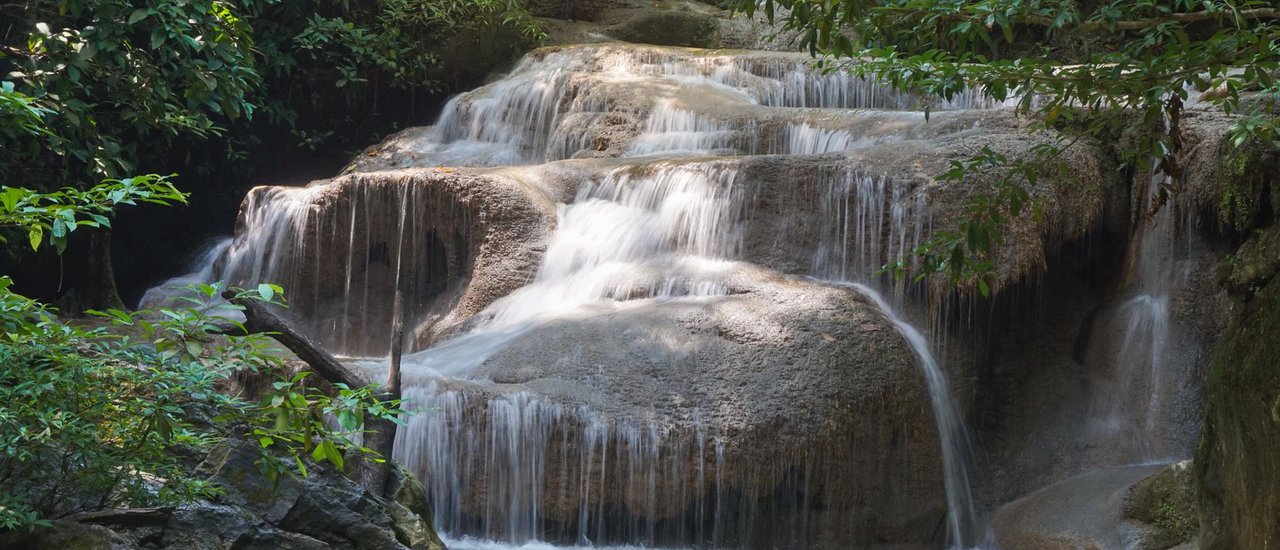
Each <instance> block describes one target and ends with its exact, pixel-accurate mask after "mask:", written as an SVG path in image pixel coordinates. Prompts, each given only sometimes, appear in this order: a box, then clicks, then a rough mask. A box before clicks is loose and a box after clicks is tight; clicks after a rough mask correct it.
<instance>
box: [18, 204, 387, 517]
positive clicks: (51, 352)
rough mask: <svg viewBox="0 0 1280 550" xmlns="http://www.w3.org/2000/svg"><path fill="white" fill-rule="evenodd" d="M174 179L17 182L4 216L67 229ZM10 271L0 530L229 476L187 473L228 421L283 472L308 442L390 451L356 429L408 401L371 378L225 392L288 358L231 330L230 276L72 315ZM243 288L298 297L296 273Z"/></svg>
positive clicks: (193, 488) (317, 455) (173, 497)
mask: <svg viewBox="0 0 1280 550" xmlns="http://www.w3.org/2000/svg"><path fill="white" fill-rule="evenodd" d="M149 185H155V186H156V187H154V188H153V187H149ZM172 193H177V191H176V190H175V189H173V188H172V186H171V185H169V184H168V183H167V182H164V181H163V179H161V180H160V181H159V182H156V181H155V180H151V179H144V180H143V182H142V183H136V182H133V181H108V182H105V183H103V184H101V185H100V186H98V187H95V188H94V189H92V190H90V192H78V191H74V190H67V191H62V192H58V193H52V194H42V193H36V192H34V191H31V190H28V189H22V188H3V189H0V225H3V226H7V227H9V228H11V229H16V230H18V231H19V232H21V233H25V234H28V235H35V234H37V233H36V232H43V231H45V230H49V231H51V232H52V233H53V234H54V239H53V240H54V241H55V242H56V241H57V239H60V238H64V237H65V232H69V231H71V230H73V229H74V228H75V227H77V226H78V225H82V224H99V225H101V224H104V223H106V220H107V218H106V216H107V215H109V214H110V213H111V211H112V210H113V209H114V207H115V206H116V205H118V204H127V203H129V202H130V201H133V200H153V201H156V202H161V203H164V202H166V201H169V200H178V199H181V198H183V197H182V195H181V194H177V195H173V194H172ZM55 227H56V228H59V229H54V228H55ZM59 232H63V233H62V234H61V235H59ZM27 242H28V244H29V245H30V246H31V247H32V248H39V247H41V246H42V245H43V246H48V242H45V241H43V240H42V239H40V238H35V237H32V238H30V239H29V240H28V241H27ZM12 284H13V281H12V280H11V279H9V278H8V277H4V276H0V365H4V369H3V370H0V530H2V529H18V528H33V527H36V526H39V525H42V524H44V523H46V522H47V520H49V519H55V518H60V517H65V516H68V515H72V514H76V513H80V512H86V511H92V510H100V509H105V508H113V507H122V506H131V507H133V506H147V505H156V504H171V503H179V502H184V501H189V500H191V499H194V498H198V497H201V496H208V495H210V494H212V493H213V492H215V491H216V490H217V489H216V487H212V486H210V485H209V484H208V483H206V482H205V481H202V480H199V479H192V478H190V477H189V476H188V475H187V474H188V473H189V471H190V469H191V468H192V467H193V466H194V461H195V459H197V458H198V457H200V456H201V455H202V451H205V450H207V449H208V447H209V446H210V445H212V444H214V443H216V442H217V441H219V440H220V439H221V438H223V437H227V436H229V435H235V434H243V433H252V434H253V436H254V437H256V438H258V439H259V441H260V442H261V443H262V447H263V455H262V457H261V458H260V460H259V464H260V465H261V466H262V468H263V473H264V474H265V475H267V476H270V477H272V478H273V479H275V478H276V477H277V476H279V475H287V474H301V475H306V473H307V467H306V465H305V462H304V460H303V459H304V458H305V457H308V456H309V457H310V459H311V460H314V461H316V462H328V463H331V464H333V465H334V466H335V467H338V468H341V467H342V465H343V463H344V460H343V453H345V452H356V453H360V454H376V453H373V451H372V450H370V449H367V448H364V447H361V446H360V445H359V444H358V439H359V437H358V436H359V434H360V430H361V428H362V425H363V421H364V420H365V419H367V418H369V419H371V418H383V419H388V420H393V421H394V419H395V418H396V417H397V416H398V415H400V414H401V413H402V411H400V410H399V409H398V402H395V401H390V402H384V401H380V400H379V396H378V395H376V390H375V389H373V388H354V389H353V388H347V387H338V388H336V389H337V391H336V392H335V393H326V392H320V391H318V390H316V389H314V388H307V387H304V386H303V385H302V384H301V383H302V382H303V380H304V379H305V378H306V373H303V374H299V375H296V376H294V377H293V378H292V379H290V380H288V381H286V382H281V383H277V384H276V385H275V389H274V391H273V392H270V393H269V394H268V395H266V396H265V397H264V398H263V401H262V402H261V403H254V402H252V401H249V400H248V399H247V396H236V395H229V394H226V393H223V392H221V391H220V390H221V389H224V388H226V387H227V386H228V381H229V380H230V379H231V378H232V377H234V376H235V375H236V374H237V373H240V372H245V371H249V372H254V373H261V374H263V375H267V376H275V375H279V374H280V373H283V372H284V371H285V369H284V367H283V360H282V359H281V358H280V355H279V354H278V353H276V352H275V350H274V349H273V348H272V346H271V345H270V343H269V340H268V338H267V336H265V335H260V334H249V335H241V336H230V335H228V334H229V333H230V334H236V333H240V334H243V333H245V332H246V331H245V327H244V325H243V324H242V323H240V322H238V321H237V320H236V319H235V315H236V314H237V312H238V311H239V310H240V309H242V308H241V306H238V305H235V304H232V303H227V302H224V301H223V300H222V292H223V290H224V289H223V287H222V285H217V284H215V285H193V286H192V287H191V290H192V293H191V295H190V296H186V297H184V298H183V300H185V301H186V303H187V305H188V306H189V307H183V308H177V309H163V310H157V311H138V312H132V313H130V312H125V311H121V310H115V309H113V310H107V311H91V312H89V313H91V314H92V315H95V316H96V322H81V323H67V322H63V321H61V320H59V319H58V318H56V317H55V315H54V312H53V310H51V309H50V308H48V307H46V306H45V305H43V304H41V303H39V302H37V301H35V300H32V299H30V298H26V297H24V296H21V295H19V294H17V293H15V292H13V290H12V288H11V287H12ZM235 297H236V298H238V299H254V300H261V301H266V302H270V303H273V304H277V305H284V303H283V293H282V289H280V288H279V287H276V286H274V285H268V284H264V285H259V286H258V287H257V288H255V289H252V290H238V291H236V293H235ZM330 416H331V417H333V418H335V419H336V424H337V427H336V428H331V427H330V426H329V424H327V423H326V422H325V419H326V418H327V417H330ZM280 456H284V457H286V458H288V459H289V461H288V462H282V461H281V459H280V458H279V457H280ZM374 458H375V459H380V458H381V457H376V456H375V457H374Z"/></svg>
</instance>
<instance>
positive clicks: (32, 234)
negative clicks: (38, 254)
mask: <svg viewBox="0 0 1280 550" xmlns="http://www.w3.org/2000/svg"><path fill="white" fill-rule="evenodd" d="M27 239H29V240H30V241H31V249H32V250H40V243H41V242H42V241H43V240H44V229H42V228H41V227H40V226H38V225H33V226H31V229H29V230H28V231H27Z"/></svg>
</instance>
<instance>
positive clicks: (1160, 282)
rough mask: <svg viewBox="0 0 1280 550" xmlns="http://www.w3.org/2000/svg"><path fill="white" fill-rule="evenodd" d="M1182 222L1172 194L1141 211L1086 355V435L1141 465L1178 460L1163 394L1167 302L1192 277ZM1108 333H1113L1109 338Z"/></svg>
mask: <svg viewBox="0 0 1280 550" xmlns="http://www.w3.org/2000/svg"><path fill="white" fill-rule="evenodd" d="M1169 183H1170V182H1169V180H1168V176H1165V175H1162V174H1157V175H1153V176H1152V177H1151V179H1150V183H1149V185H1148V186H1147V188H1146V194H1145V195H1144V200H1143V201H1142V203H1141V205H1142V206H1143V207H1144V208H1145V206H1146V205H1149V204H1151V201H1152V197H1154V196H1155V194H1156V193H1158V192H1159V189H1160V186H1161V185H1167V184H1169ZM1183 222H1184V220H1182V219H1180V215H1179V208H1178V204H1177V200H1176V197H1172V198H1171V199H1170V200H1169V202H1168V203H1167V204H1165V205H1164V206H1163V208H1161V209H1160V210H1159V211H1158V212H1156V213H1155V215H1154V216H1149V217H1148V216H1145V215H1144V216H1142V217H1141V219H1139V221H1138V224H1139V225H1138V227H1137V228H1136V230H1135V231H1134V237H1133V241H1132V243H1131V245H1130V250H1129V262H1130V263H1129V267H1128V270H1127V273H1126V274H1125V277H1126V279H1127V280H1128V281H1129V282H1130V283H1129V285H1128V288H1127V289H1126V290H1125V294H1123V295H1127V298H1126V299H1124V301H1123V302H1121V303H1119V304H1118V305H1117V306H1115V307H1114V308H1113V309H1112V310H1111V311H1110V312H1109V314H1108V315H1107V316H1105V317H1104V318H1103V319H1102V321H1101V324H1100V329H1096V332H1095V334H1096V335H1097V336H1095V338H1094V339H1093V341H1094V342H1096V343H1095V344H1094V349H1092V350H1091V360H1092V361H1094V362H1095V365H1094V368H1096V369H1098V370H1100V373H1099V375H1100V376H1101V379H1100V382H1099V383H1098V384H1097V386H1098V388H1099V391H1097V392H1096V395H1095V399H1094V401H1093V403H1092V404H1091V411H1090V421H1091V423H1092V425H1091V434H1090V435H1091V437H1092V438H1093V439H1094V440H1095V441H1096V442H1097V444H1100V445H1107V446H1111V447H1114V448H1115V449H1117V450H1118V452H1120V453H1121V454H1120V456H1118V457H1117V459H1118V460H1119V461H1121V462H1122V463H1123V462H1132V463H1143V462H1151V461H1169V460H1172V459H1176V458H1178V457H1177V456H1176V454H1177V453H1178V451H1177V450H1176V449H1173V448H1171V447H1170V442H1168V441H1166V440H1165V436H1163V435H1162V430H1161V428H1162V426H1161V422H1162V421H1163V420H1164V419H1165V418H1167V417H1168V415H1167V414H1166V411H1165V410H1164V407H1165V406H1166V405H1165V402H1164V396H1165V395H1167V394H1169V393H1170V391H1169V388H1167V387H1166V385H1167V379H1169V378H1170V373H1167V372H1166V369H1167V368H1168V364H1169V363H1170V357H1169V353H1170V346H1171V344H1172V342H1171V341H1170V338H1171V334H1172V332H1171V331H1172V330H1173V320H1172V308H1171V301H1172V299H1173V295H1174V292H1175V291H1176V290H1177V288H1178V287H1179V286H1180V285H1182V284H1184V282H1185V281H1186V280H1187V278H1188V276H1189V272H1188V269H1189V264H1188V263H1187V262H1185V261H1184V260H1183V259H1182V258H1181V257H1180V254H1179V250H1178V245H1177V243H1178V232H1179V230H1180V229H1179V225H1180V224H1182V223H1183ZM1108 336H1110V337H1108Z"/></svg>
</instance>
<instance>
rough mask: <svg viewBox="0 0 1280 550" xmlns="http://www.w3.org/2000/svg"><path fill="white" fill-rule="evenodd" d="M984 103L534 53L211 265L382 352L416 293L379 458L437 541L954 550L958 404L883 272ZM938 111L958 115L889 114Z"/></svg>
mask: <svg viewBox="0 0 1280 550" xmlns="http://www.w3.org/2000/svg"><path fill="white" fill-rule="evenodd" d="M977 98H978V95H977V94H971V95H967V96H962V97H960V98H957V99H956V100H955V101H953V102H943V101H940V100H935V99H929V98H922V97H915V96H904V95H901V94H896V93H892V92H890V91H889V90H888V89H887V88H884V87H882V86H879V85H877V84H874V83H871V82H867V81H865V80H861V79H857V78H852V77H849V76H847V75H842V74H824V73H822V72H820V71H817V70H814V69H813V68H811V67H810V65H809V60H808V58H807V57H804V56H796V55H788V54H764V53H761V54H754V53H731V54H720V53H711V52H702V51H696V50H686V49H675V48H652V47H643V46H621V45H602V46H582V47H568V48H554V49H545V50H540V51H538V52H535V53H533V54H531V55H529V56H528V57H527V58H526V59H525V60H524V61H523V62H521V64H520V65H519V66H517V67H516V69H514V70H513V72H512V73H511V74H510V75H508V76H507V77H506V78H504V79H502V80H498V81H496V82H494V83H493V84H490V85H488V86H485V87H483V88H480V89H478V90H476V91H473V92H469V93H467V94H463V95H462V96H459V97H458V98H456V99H455V100H453V101H452V102H450V104H449V105H448V106H447V107H446V109H445V113H444V114H443V115H442V117H441V119H440V121H439V122H438V123H437V124H436V126H434V127H432V128H429V129H418V130H409V131H406V132H404V133H402V134H399V135H397V136H394V137H393V138H390V139H389V140H388V141H387V142H384V143H383V144H381V145H379V146H378V147H375V148H374V149H371V150H370V151H369V152H368V153H367V154H364V155H361V156H360V157H359V159H357V161H356V163H355V164H354V165H353V167H352V169H353V171H354V173H353V174H349V175H345V176H342V177H339V178H335V179H334V180H330V181H325V182H317V183H315V184H313V185H311V186H308V187H305V188H296V189H285V188H260V189H256V190H254V191H253V192H252V193H251V194H250V196H249V197H248V198H247V199H246V202H245V206H244V208H243V211H242V214H241V219H240V225H239V228H238V230H237V236H236V239H235V240H234V242H233V243H232V244H230V245H229V246H228V247H227V249H226V251H225V253H224V254H223V255H222V256H221V257H220V258H219V259H217V260H216V262H214V268H213V269H210V273H209V276H211V277H214V278H221V279H229V280H231V281H233V282H236V283H239V284H251V283H255V282H259V281H270V282H275V283H278V284H281V285H282V286H284V287H285V288H287V289H288V295H289V297H290V301H291V303H292V307H291V310H292V312H293V315H294V316H295V318H296V319H298V320H299V322H300V324H301V325H302V328H303V329H304V330H306V331H307V332H309V333H311V334H312V335H314V336H315V337H316V339H317V340H319V341H321V342H324V343H325V344H326V345H328V346H330V347H331V348H332V349H333V350H334V351H337V352H340V353H342V354H345V355H346V356H349V357H350V362H351V363H352V364H353V365H356V366H359V367H360V368H365V369H369V370H370V371H371V372H372V373H373V374H375V375H377V374H378V371H380V370H381V369H385V365H384V364H383V363H384V360H382V359H380V358H379V356H381V355H382V354H384V353H385V351H386V350H385V349H384V348H385V345H386V343H385V339H386V338H385V335H386V330H385V328H384V327H387V326H389V325H390V319H389V317H388V316H389V315H390V306H389V304H390V303H391V296H392V295H394V292H395V291H396V290H397V289H399V290H400V291H402V292H404V293H406V296H407V300H406V303H407V305H408V307H407V308H406V309H407V310H408V314H409V326H410V328H411V334H412V335H413V339H412V341H413V344H412V349H410V350H408V351H409V352H410V353H407V354H406V355H405V357H404V374H403V376H404V387H405V390H404V391H405V396H406V398H407V399H408V400H409V402H410V403H411V406H412V407H415V408H418V409H420V410H421V412H420V413H419V414H417V415H415V416H413V417H412V418H410V419H409V425H408V426H407V427H406V428H405V429H402V430H401V431H400V434H399V437H398V439H397V443H396V457H397V458H398V459H399V460H401V461H403V462H405V463H406V464H408V465H409V466H410V467H412V468H413V469H414V471H415V472H417V473H418V474H419V475H420V476H421V477H423V479H424V480H426V481H427V485H428V487H429V488H430V499H431V501H432V504H433V506H434V510H435V513H436V520H437V523H438V525H439V527H440V528H441V529H442V530H443V531H444V532H446V533H448V534H450V535H453V536H472V537H480V538H486V539H495V540H500V541H504V542H505V543H508V544H521V543H525V542H528V541H534V540H542V541H552V542H557V543H566V544H584V545H588V544H592V545H598V544H615V543H635V544H644V545H676V546H698V547H733V548H756V547H759V548H765V547H776V546H805V547H818V548H823V547H826V548H845V547H850V546H866V545H870V544H873V543H879V542H883V541H890V542H894V543H902V544H915V545H933V544H937V543H940V542H943V541H949V542H950V543H952V544H956V545H959V544H964V543H967V542H971V540H970V539H971V538H972V534H971V533H970V532H969V529H970V528H972V527H973V524H974V523H975V520H974V518H973V510H972V503H971V500H972V499H971V497H970V496H969V490H968V481H967V477H968V474H967V470H966V466H965V464H964V461H965V451H964V449H963V448H962V447H963V445H962V440H963V439H964V433H963V432H964V428H963V422H961V420H960V414H961V413H960V412H959V411H960V410H961V407H958V406H956V405H955V404H954V403H953V396H952V395H950V393H951V391H952V390H951V389H949V387H948V384H946V381H945V378H944V374H943V372H944V371H943V370H942V368H941V366H940V365H939V363H938V361H937V360H936V358H934V357H933V355H932V352H931V351H930V345H929V343H928V341H927V339H926V338H925V337H924V336H923V335H922V334H921V333H920V332H919V331H917V330H915V329H913V328H911V327H910V325H907V324H906V323H905V322H904V321H902V319H901V318H899V317H898V316H897V315H896V314H895V313H894V311H893V309H901V308H902V307H904V306H905V305H906V304H908V303H909V302H908V290H909V287H908V286H906V285H902V284H899V283H890V282H889V281H890V279H888V278H881V277H873V276H871V275H870V274H871V273H873V272H874V271H875V270H876V269H877V268H879V267H880V266H881V265H883V264H885V263H887V262H893V261H897V260H899V259H901V258H902V257H904V256H905V255H906V254H907V253H908V252H909V251H910V250H912V249H913V248H915V247H916V246H918V245H919V244H920V243H922V242H923V240H924V239H926V238H927V236H928V234H929V233H930V231H931V230H932V227H933V223H934V222H933V219H934V210H935V208H934V205H932V204H931V203H930V201H929V197H930V196H932V195H931V194H932V192H933V191H932V188H931V185H932V183H931V181H930V180H929V178H928V177H927V176H922V175H921V173H922V172H924V173H927V171H928V168H923V167H922V166H921V163H922V162H924V163H927V164H928V165H929V166H933V165H935V164H937V163H939V162H942V161H940V160H939V159H943V158H944V155H932V156H928V157H926V156H925V155H922V154H921V152H922V151H925V150H926V149H927V150H929V151H932V150H933V149H935V148H937V147H943V148H945V150H946V151H948V152H949V153H948V154H951V155H952V156H955V155H957V154H959V153H957V152H962V151H966V150H968V149H969V148H971V144H970V143H969V141H966V140H972V139H975V138H973V137H972V136H977V138H976V139H982V136H983V135H985V134H983V132H987V131H989V130H987V128H988V125H996V126H999V125H1001V124H1003V125H1016V124H1018V123H1017V122H1016V121H1012V118H1011V117H1003V118H1002V115H999V113H996V111H984V110H981V109H986V108H991V107H996V105H992V104H988V103H984V102H982V101H980V100H979V99H977ZM926 105H927V106H930V107H931V108H933V109H942V110H945V109H956V110H954V111H940V112H935V113H934V114H933V115H932V117H931V119H930V120H929V122H928V124H926V122H925V117H924V114H923V113H922V112H919V111H907V110H892V109H901V108H907V107H922V106H926ZM991 113H996V114H995V115H991ZM966 136H970V137H966ZM923 140H936V142H937V143H938V144H940V145H935V144H934V142H932V141H931V142H929V145H928V146H926V145H922V144H921V143H923ZM712 155H715V156H714V157H712ZM904 155H905V157H904ZM561 159H564V160H561ZM547 161H554V162H547ZM440 165H456V166H462V167H470V168H444V167H443V166H440ZM796 276H804V277H803V278H797V277H796ZM849 282H861V283H864V284H866V285H870V286H863V287H860V289H853V288H850V287H849V285H848V284H847V283H849ZM877 288H878V290H877ZM881 293H883V294H886V295H890V296H891V301H892V302H893V303H894V304H895V305H896V307H894V308H892V309H891V308H890V305H889V303H888V302H885V301H883V300H881V299H880V298H879V296H880V294H881ZM922 368H923V370H922ZM921 372H924V374H925V376H921Z"/></svg>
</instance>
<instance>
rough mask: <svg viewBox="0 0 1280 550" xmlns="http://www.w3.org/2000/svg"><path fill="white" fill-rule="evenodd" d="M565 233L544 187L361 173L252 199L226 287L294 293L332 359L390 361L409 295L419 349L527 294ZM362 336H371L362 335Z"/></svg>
mask: <svg viewBox="0 0 1280 550" xmlns="http://www.w3.org/2000/svg"><path fill="white" fill-rule="evenodd" d="M554 226H555V207H554V205H553V203H552V202H551V201H550V200H549V199H548V198H547V197H546V196H545V195H544V194H543V193H542V192H541V191H540V190H539V189H537V188H535V187H533V186H530V185H529V184H527V183H525V182H522V181H520V180H518V179H515V178H511V177H504V176H502V175H501V174H493V173H489V174H478V173H474V172H466V171H454V170H453V169H439V168H437V169H419V170H401V171H396V172H374V173H363V172H361V173H356V174H351V175H347V176H341V177H339V178H335V179H333V180H326V181H319V182H315V183H313V184H312V185H310V186H308V187H305V188H291V187H259V188H255V189H254V190H252V191H251V192H250V193H249V195H248V196H247V197H246V198H245V202H244V205H243V207H242V209H241V215H240V219H239V222H238V229H237V232H236V235H237V236H236V240H235V241H234V242H233V243H232V245H231V248H230V249H229V250H228V253H227V255H226V257H225V258H224V259H223V261H222V262H221V265H220V267H219V269H218V270H217V271H218V274H217V277H216V278H217V279H221V280H227V281H231V282H233V283H235V284H240V285H256V284H258V283H260V282H271V283H275V284H279V285H281V286H282V287H284V288H285V289H287V291H286V292H287V297H288V300H289V303H290V308H291V309H290V311H291V312H292V314H291V316H292V317H293V318H294V320H295V321H296V322H297V323H298V326H299V327H301V328H302V329H303V330H305V331H307V332H309V333H310V335H311V336H312V337H313V338H315V339H317V340H319V341H321V342H324V343H325V344H326V345H327V346H329V349H330V350H332V351H334V352H338V353H348V354H381V353H386V350H387V346H388V345H389V342H388V340H387V338H386V336H385V334H386V332H385V331H381V330H377V329H372V328H371V327H379V326H385V327H388V329H389V327H390V326H391V318H390V315H391V311H390V308H389V307H385V306H386V304H390V303H391V302H392V301H393V296H394V294H395V292H396V290H397V288H398V289H400V290H401V291H402V292H403V293H404V299H405V304H406V312H407V316H408V319H409V324H408V325H407V326H409V327H411V328H410V330H409V334H410V336H411V337H412V338H413V340H414V341H415V342H417V346H418V347H425V345H426V343H427V342H430V341H431V340H432V338H433V337H434V336H435V335H436V334H439V333H440V332H441V331H443V330H445V329H447V328H449V327H452V326H453V325H456V324H457V323H460V322H462V321H464V320H466V319H467V318H468V317H470V316H471V315H473V314H475V313H476V312H478V311H480V310H481V309H483V308H484V307H485V306H487V305H488V304H490V303H492V302H493V301H494V300H496V299H498V298H500V297H502V296H504V295H506V294H507V293H509V292H511V291H512V290H514V289H516V288H519V287H520V286H523V285H524V284H525V283H527V282H528V281H529V279H530V278H531V277H532V275H533V273H534V272H535V270H536V268H537V265H538V261H539V260H540V258H541V256H540V247H542V246H544V244H543V243H544V241H545V239H546V238H547V236H548V235H549V234H550V231H551V229H552V228H553V227H554ZM359 327H370V329H366V330H359V329H358V328H359Z"/></svg>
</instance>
